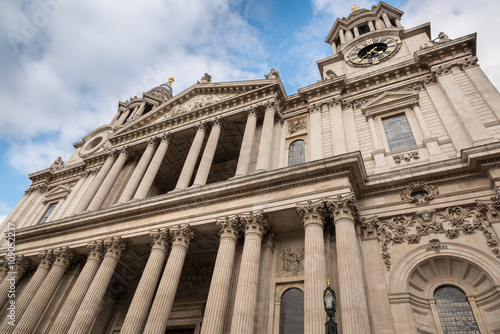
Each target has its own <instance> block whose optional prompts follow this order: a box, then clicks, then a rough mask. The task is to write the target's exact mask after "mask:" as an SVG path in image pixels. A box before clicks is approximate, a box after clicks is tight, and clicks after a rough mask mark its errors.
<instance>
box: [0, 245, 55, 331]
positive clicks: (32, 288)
mask: <svg viewBox="0 0 500 334" xmlns="http://www.w3.org/2000/svg"><path fill="white" fill-rule="evenodd" d="M38 257H39V259H40V264H39V265H38V268H37V270H36V272H35V273H34V274H33V276H32V277H31V279H30V281H29V283H28V285H27V286H26V288H25V289H24V290H23V293H22V294H21V295H20V296H19V297H18V298H16V320H15V323H16V325H17V324H18V323H19V320H21V319H22V316H23V314H24V311H26V308H28V305H29V303H30V302H31V300H32V299H33V296H34V295H35V293H36V292H37V291H38V288H40V285H41V284H42V282H43V280H44V279H45V277H46V276H47V274H48V273H49V270H50V267H51V265H52V261H53V254H52V251H43V252H41V253H40V254H39V255H38ZM9 320H10V319H9V318H8V317H7V318H6V319H5V320H4V323H3V325H2V327H1V328H0V333H2V334H10V333H12V332H13V331H14V329H15V327H14V326H12V325H10V324H8V323H7V322H8V321H9Z"/></svg>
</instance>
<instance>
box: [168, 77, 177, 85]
mask: <svg viewBox="0 0 500 334" xmlns="http://www.w3.org/2000/svg"><path fill="white" fill-rule="evenodd" d="M174 81H175V78H174V77H170V78H168V81H167V83H168V84H169V85H172V84H173V83H174Z"/></svg>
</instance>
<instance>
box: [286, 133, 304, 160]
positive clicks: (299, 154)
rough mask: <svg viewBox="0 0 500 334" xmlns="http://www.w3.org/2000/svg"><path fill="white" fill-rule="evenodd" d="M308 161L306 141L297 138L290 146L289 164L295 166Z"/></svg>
mask: <svg viewBox="0 0 500 334" xmlns="http://www.w3.org/2000/svg"><path fill="white" fill-rule="evenodd" d="M304 162H306V143H305V142H304V141H303V140H302V139H299V140H296V141H294V142H292V143H291V144H290V146H289V147H288V166H295V165H298V164H302V163H304Z"/></svg>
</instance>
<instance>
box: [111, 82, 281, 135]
mask: <svg viewBox="0 0 500 334" xmlns="http://www.w3.org/2000/svg"><path fill="white" fill-rule="evenodd" d="M272 85H276V86H277V87H278V89H280V88H279V87H282V86H281V85H280V84H279V83H276V81H271V80H268V79H265V80H252V81H240V82H226V83H215V84H195V85H193V86H191V87H190V88H189V89H187V90H185V91H183V92H182V93H180V94H178V95H176V96H174V97H173V98H172V99H170V100H168V101H166V102H165V103H163V104H162V105H160V106H158V107H156V108H153V110H151V111H150V112H149V113H147V114H145V115H143V116H142V117H140V118H138V119H136V120H133V121H132V122H130V123H126V124H125V125H124V126H123V127H121V128H119V129H117V130H115V132H114V133H113V137H115V138H116V137H118V136H123V135H126V134H127V133H129V132H135V131H138V130H140V129H143V128H146V127H149V126H155V125H156V124H159V123H163V122H165V121H168V120H174V119H176V118H177V119H178V118H179V117H181V118H182V116H183V115H188V116H187V118H191V119H192V118H193V115H201V114H206V111H207V110H211V111H212V110H213V108H217V110H222V109H223V108H222V107H221V106H222V105H224V108H225V107H227V105H229V104H230V105H235V103H233V101H231V100H234V99H235V98H236V99H238V101H240V100H242V99H239V98H238V97H239V96H243V95H248V94H252V93H253V92H255V91H258V90H261V89H263V88H267V87H269V86H272ZM245 100H248V99H247V98H245V99H243V100H242V101H245ZM229 101H231V102H229ZM238 103H239V102H238ZM174 122H175V121H174Z"/></svg>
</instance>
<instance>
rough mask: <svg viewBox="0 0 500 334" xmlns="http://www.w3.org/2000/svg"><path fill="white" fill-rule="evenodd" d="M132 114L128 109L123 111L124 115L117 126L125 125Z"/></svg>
mask: <svg viewBox="0 0 500 334" xmlns="http://www.w3.org/2000/svg"><path fill="white" fill-rule="evenodd" d="M130 112H131V110H130V109H126V110H125V111H123V113H122V114H121V115H120V118H118V121H117V122H116V125H117V126H119V125H123V124H124V123H125V121H126V120H127V117H128V115H130Z"/></svg>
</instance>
